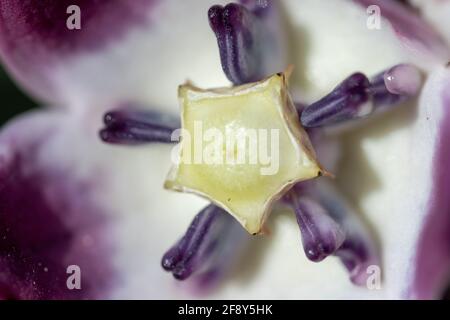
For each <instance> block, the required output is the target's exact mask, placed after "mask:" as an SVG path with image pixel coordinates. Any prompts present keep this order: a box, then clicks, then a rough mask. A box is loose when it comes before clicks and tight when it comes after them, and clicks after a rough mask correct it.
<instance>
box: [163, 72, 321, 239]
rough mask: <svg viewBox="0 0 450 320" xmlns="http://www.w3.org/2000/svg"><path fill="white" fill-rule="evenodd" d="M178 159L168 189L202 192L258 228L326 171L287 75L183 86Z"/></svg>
mask: <svg viewBox="0 0 450 320" xmlns="http://www.w3.org/2000/svg"><path fill="white" fill-rule="evenodd" d="M179 99H180V104H181V116H182V130H181V142H180V145H179V154H178V161H177V162H178V163H177V164H175V165H174V166H173V167H172V169H171V171H170V172H169V174H168V177H167V180H166V182H165V187H166V188H168V189H172V190H177V191H183V192H192V193H196V194H198V195H201V196H203V197H205V198H207V199H209V200H211V201H212V202H214V203H215V204H216V205H218V206H220V207H222V208H224V209H225V210H226V211H228V212H229V213H230V214H231V215H233V216H234V217H235V218H236V219H237V220H238V221H239V222H240V223H241V224H242V226H243V227H244V228H245V229H247V231H248V232H250V233H251V234H257V233H259V232H260V231H261V228H262V225H263V223H264V221H265V219H266V218H267V215H268V213H269V212H270V210H271V205H272V203H273V202H274V201H276V200H277V199H279V198H280V197H281V196H282V195H283V194H284V193H285V192H286V191H287V190H288V189H289V188H290V187H291V186H292V185H293V184H295V183H296V182H299V181H303V180H307V179H311V178H314V177H316V176H318V175H320V174H321V171H322V169H321V167H320V165H319V164H318V162H317V161H316V159H315V155H314V151H313V150H312V147H311V144H310V142H309V139H308V136H307V134H306V133H305V131H304V130H303V128H302V127H301V125H300V122H299V120H298V114H297V111H296V110H295V107H294V105H293V103H292V101H291V98H290V96H289V93H288V90H287V84H286V77H285V74H282V73H280V74H276V75H273V76H272V77H270V78H267V79H265V80H262V81H260V82H256V83H251V84H246V85H243V86H238V87H234V88H220V89H212V90H202V89H199V88H196V87H194V86H192V85H190V84H186V85H183V86H180V88H179Z"/></svg>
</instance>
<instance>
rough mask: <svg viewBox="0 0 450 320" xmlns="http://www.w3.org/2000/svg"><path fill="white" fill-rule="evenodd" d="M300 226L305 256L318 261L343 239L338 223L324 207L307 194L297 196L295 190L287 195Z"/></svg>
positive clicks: (338, 245) (335, 247)
mask: <svg viewBox="0 0 450 320" xmlns="http://www.w3.org/2000/svg"><path fill="white" fill-rule="evenodd" d="M288 199H289V200H290V201H289V202H290V204H291V205H292V208H293V210H294V212H295V215H296V218H297V223H298V225H299V227H300V232H301V236H302V243H303V249H304V251H305V254H306V257H307V258H308V259H309V260H311V261H314V262H319V261H322V260H323V259H325V258H326V257H328V256H329V255H331V254H333V253H334V252H335V251H336V250H337V249H338V248H339V247H340V246H341V245H342V242H343V241H344V239H345V234H344V232H343V231H342V230H341V228H340V227H339V225H338V224H337V223H336V222H335V221H334V220H333V219H332V218H331V217H330V216H329V215H328V213H327V212H326V210H325V208H323V207H322V206H321V205H320V204H319V203H317V202H315V201H314V200H313V199H311V198H308V197H307V196H299V195H298V194H297V192H295V190H293V191H291V194H290V195H289V196H288Z"/></svg>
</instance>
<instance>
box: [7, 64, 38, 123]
mask: <svg viewBox="0 0 450 320" xmlns="http://www.w3.org/2000/svg"><path fill="white" fill-rule="evenodd" d="M0 99H1V100H0V105H1V106H0V127H1V126H3V124H4V123H5V122H6V121H8V120H9V119H10V118H12V117H13V116H14V115H16V114H19V113H22V112H24V111H26V110H29V109H31V108H33V107H35V106H36V102H34V101H32V100H31V99H30V98H29V97H27V96H26V94H25V93H23V92H22V91H21V90H20V89H19V88H17V86H16V85H15V84H14V82H13V81H12V80H11V79H10V78H9V77H8V75H7V74H6V73H5V72H4V70H3V69H2V67H1V66H0Z"/></svg>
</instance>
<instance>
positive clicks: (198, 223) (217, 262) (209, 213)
mask: <svg viewBox="0 0 450 320" xmlns="http://www.w3.org/2000/svg"><path fill="white" fill-rule="evenodd" d="M247 237H248V235H247V234H246V233H245V231H244V230H243V229H242V227H241V226H240V225H239V223H238V222H236V221H235V219H234V218H233V217H231V216H230V215H229V214H228V213H227V212H225V211H224V210H222V209H220V208H218V207H217V206H215V205H213V204H210V205H208V206H207V207H206V208H204V209H203V210H202V211H201V212H200V213H198V214H197V215H196V217H195V218H194V220H193V221H192V223H191V225H190V226H189V228H188V229H187V231H186V233H185V235H184V236H183V237H182V238H181V239H180V240H179V241H178V242H177V243H176V244H175V245H174V246H173V247H172V248H171V249H169V250H168V251H167V252H166V253H165V254H164V256H163V258H162V262H161V264H162V267H163V268H164V269H165V270H167V271H170V272H171V273H172V274H173V276H174V277H175V278H176V279H178V280H185V279H187V278H188V277H191V276H194V275H195V277H194V278H195V279H196V282H197V283H198V284H199V285H200V286H202V287H207V286H210V285H211V284H212V283H215V282H216V281H217V280H218V279H219V278H220V277H221V276H223V275H224V274H225V273H226V271H228V270H229V268H230V266H231V264H232V262H233V261H235V260H236V258H238V257H239V252H240V251H241V250H243V249H244V248H245V241H244V240H245V239H246V238H247Z"/></svg>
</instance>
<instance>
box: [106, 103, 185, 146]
mask: <svg viewBox="0 0 450 320" xmlns="http://www.w3.org/2000/svg"><path fill="white" fill-rule="evenodd" d="M104 123H105V126H106V127H105V128H104V129H102V130H101V131H100V138H101V139H102V140H103V141H105V142H107V143H114V144H129V145H133V144H144V143H152V142H164V143H173V142H176V141H174V140H173V139H172V133H173V132H174V130H176V129H178V128H179V127H180V122H179V120H178V119H176V118H173V117H171V116H169V115H166V114H161V113H159V112H156V111H138V110H130V109H128V108H124V109H118V110H115V111H110V112H108V113H106V114H105V116H104Z"/></svg>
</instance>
